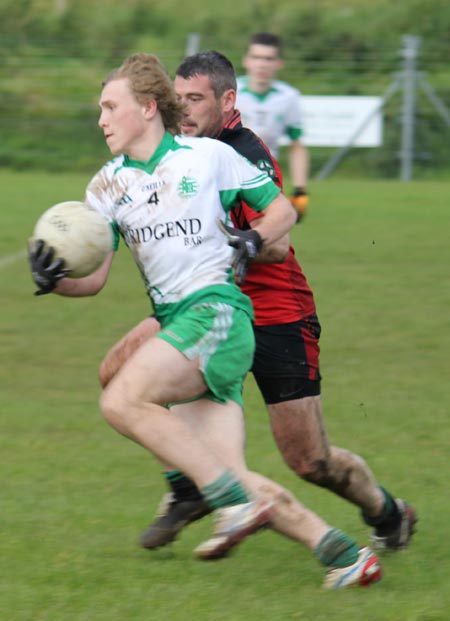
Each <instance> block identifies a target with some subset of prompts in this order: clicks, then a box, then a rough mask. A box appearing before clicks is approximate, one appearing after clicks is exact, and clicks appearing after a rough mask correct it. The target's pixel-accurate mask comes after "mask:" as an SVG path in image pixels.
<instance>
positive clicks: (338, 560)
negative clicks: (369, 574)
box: [314, 528, 359, 567]
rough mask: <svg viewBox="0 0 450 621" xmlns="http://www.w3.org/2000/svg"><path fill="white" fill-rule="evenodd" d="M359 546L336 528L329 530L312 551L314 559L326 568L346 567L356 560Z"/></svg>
mask: <svg viewBox="0 0 450 621" xmlns="http://www.w3.org/2000/svg"><path fill="white" fill-rule="evenodd" d="M358 554H359V546H358V544H357V543H356V541H354V540H353V539H352V538H351V537H349V536H348V535H346V534H345V533H343V532H342V531H341V530H339V529H337V528H332V529H331V530H329V531H328V532H327V533H326V534H325V535H324V536H323V537H322V539H321V540H320V542H319V544H318V545H317V546H316V548H315V549H314V555H315V556H316V558H317V559H318V560H319V561H320V562H321V563H322V564H323V565H325V566H326V567H348V566H349V565H353V563H356V561H357V560H358Z"/></svg>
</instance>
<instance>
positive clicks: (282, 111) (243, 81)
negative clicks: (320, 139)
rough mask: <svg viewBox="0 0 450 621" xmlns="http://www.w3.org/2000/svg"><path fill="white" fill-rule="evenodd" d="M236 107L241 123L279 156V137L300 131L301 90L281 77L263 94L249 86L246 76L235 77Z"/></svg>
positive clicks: (301, 125)
mask: <svg viewBox="0 0 450 621" xmlns="http://www.w3.org/2000/svg"><path fill="white" fill-rule="evenodd" d="M236 107H237V108H238V110H239V112H240V113H241V117H242V124H243V125H244V126H245V127H249V128H250V129H251V130H253V131H254V132H255V134H256V135H257V136H259V137H260V138H261V140H262V141H263V142H265V143H266V145H267V146H268V147H269V149H270V151H271V153H272V155H273V156H274V157H277V156H278V149H279V146H280V141H281V140H282V139H283V138H286V137H287V138H289V139H290V141H294V140H298V138H300V136H301V135H302V132H303V122H302V117H301V112H300V92H299V91H298V90H297V89H296V88H294V87H293V86H290V85H289V84H286V82H281V81H280V80H274V81H273V82H272V86H271V88H270V89H269V90H268V91H267V92H266V93H264V94H262V95H261V94H259V93H254V92H253V91H251V90H250V89H249V88H248V77H247V76H241V77H239V78H238V79H237V101H236Z"/></svg>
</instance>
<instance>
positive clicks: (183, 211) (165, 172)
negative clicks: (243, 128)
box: [85, 133, 279, 314]
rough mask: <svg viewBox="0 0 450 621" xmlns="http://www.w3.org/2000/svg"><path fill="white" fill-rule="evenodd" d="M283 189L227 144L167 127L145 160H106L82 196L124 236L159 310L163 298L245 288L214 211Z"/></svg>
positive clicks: (264, 200) (266, 199)
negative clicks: (237, 277) (239, 283)
mask: <svg viewBox="0 0 450 621" xmlns="http://www.w3.org/2000/svg"><path fill="white" fill-rule="evenodd" d="M278 193H279V188H277V186H276V185H275V184H274V183H273V182H272V181H271V179H270V177H269V176H268V175H266V173H264V172H263V171H261V170H259V169H257V168H256V167H254V166H253V165H252V164H250V163H249V162H248V161H247V160H246V159H245V158H243V157H242V156H240V155H239V154H238V153H236V151H235V150H234V149H232V148H231V147H230V146H228V145H226V144H223V143H222V142H219V141H218V140H213V139H210V138H192V137H181V136H177V137H173V136H172V135H171V134H169V133H166V134H165V135H164V137H163V139H162V141H161V143H160V144H159V146H158V148H157V150H156V151H155V153H154V154H153V156H152V157H151V158H150V160H149V161H148V162H139V161H133V160H130V159H129V158H128V157H127V156H119V157H117V158H115V159H113V160H111V161H110V162H108V163H107V164H106V165H105V166H103V168H102V169H101V170H100V171H99V172H98V173H97V175H96V176H95V177H94V178H93V179H92V181H91V182H90V183H89V185H88V187H87V190H86V197H85V201H86V202H87V203H88V204H89V205H91V206H92V207H93V208H94V209H96V210H98V211H99V212H101V213H102V214H103V215H104V216H106V218H107V219H108V220H109V221H110V222H111V223H112V224H113V228H114V229H115V230H116V232H117V233H120V235H121V236H122V237H123V239H124V240H125V243H126V245H127V246H128V247H129V248H130V250H131V252H132V253H133V256H134V259H135V261H136V264H137V266H138V267H139V270H140V272H141V274H142V277H143V279H144V281H145V285H146V289H147V292H148V294H149V296H150V298H151V300H152V302H153V306H154V308H155V310H156V312H157V314H158V312H160V313H163V314H164V313H165V312H166V311H169V312H170V308H167V306H166V305H172V304H178V303H180V302H182V301H183V300H185V299H186V298H187V296H192V295H193V294H196V293H197V292H201V291H203V290H204V289H205V288H213V290H214V288H217V287H219V288H220V295H223V294H224V291H223V289H224V288H225V295H227V296H231V297H232V298H233V299H234V298H235V297H236V296H239V295H242V294H241V293H240V290H239V288H238V287H237V286H236V285H235V284H234V282H233V277H232V272H231V268H230V265H231V260H232V253H233V250H232V248H230V246H229V245H228V243H227V238H226V237H225V236H224V234H223V233H222V232H221V231H220V230H219V228H218V226H217V222H216V219H217V218H220V219H222V220H224V221H229V215H228V214H229V211H230V210H231V209H232V208H233V207H234V206H236V205H237V204H238V203H239V202H240V201H241V200H245V202H246V203H248V204H249V205H251V206H252V208H253V209H255V210H257V211H261V210H262V209H264V208H265V207H266V206H267V205H268V204H269V203H270V202H271V201H272V200H273V199H274V198H275V197H276V196H277V195H278ZM117 237H118V236H117ZM224 301H225V300H224Z"/></svg>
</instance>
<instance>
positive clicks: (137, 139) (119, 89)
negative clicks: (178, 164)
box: [98, 78, 147, 159]
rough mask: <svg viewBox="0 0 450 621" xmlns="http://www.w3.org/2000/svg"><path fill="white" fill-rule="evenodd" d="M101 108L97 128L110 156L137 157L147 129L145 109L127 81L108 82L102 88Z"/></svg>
mask: <svg viewBox="0 0 450 621" xmlns="http://www.w3.org/2000/svg"><path fill="white" fill-rule="evenodd" d="M99 105H100V108H101V113H100V118H99V120H98V124H99V126H100V127H101V128H102V130H103V133H104V135H105V140H106V144H107V145H108V147H109V149H110V151H111V153H113V154H114V155H118V154H120V153H126V154H127V155H129V156H130V157H134V155H135V154H136V153H137V149H138V146H139V144H141V143H142V141H143V136H144V134H145V131H146V129H147V124H146V122H145V111H146V107H145V106H143V105H141V104H139V103H138V102H137V101H136V99H135V98H134V96H133V94H132V92H131V90H130V88H129V85H128V79H127V78H120V79H118V80H113V81H112V82H108V84H106V85H105V86H104V88H103V91H102V94H101V96H100V101H99ZM136 159H139V158H136Z"/></svg>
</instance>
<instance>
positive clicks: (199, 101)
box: [100, 51, 417, 549]
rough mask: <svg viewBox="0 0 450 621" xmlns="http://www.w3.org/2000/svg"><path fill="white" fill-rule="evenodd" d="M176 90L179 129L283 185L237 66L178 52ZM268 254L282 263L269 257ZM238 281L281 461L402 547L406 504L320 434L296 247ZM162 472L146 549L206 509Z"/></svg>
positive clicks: (141, 336)
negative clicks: (161, 495) (250, 119)
mask: <svg viewBox="0 0 450 621" xmlns="http://www.w3.org/2000/svg"><path fill="white" fill-rule="evenodd" d="M175 90H176V92H177V94H178V96H179V98H180V99H181V100H182V102H183V103H184V104H185V110H186V113H185V117H184V119H183V121H182V132H183V133H184V134H186V135H191V136H209V137H212V138H216V139H218V140H221V141H223V142H226V143H227V144H229V145H231V146H232V147H233V148H234V149H235V150H236V151H238V152H239V153H241V154H242V155H243V156H244V157H246V158H247V159H249V160H250V161H251V162H253V163H254V164H255V165H257V166H258V167H259V168H261V169H263V170H265V171H267V172H268V174H270V175H271V176H272V177H273V178H274V179H275V180H276V181H277V182H278V183H279V184H280V185H281V184H282V177H281V171H280V168H279V165H278V163H277V162H276V161H275V160H274V159H273V158H272V157H271V155H270V152H269V150H268V149H267V147H266V146H265V145H264V144H263V143H262V142H261V141H260V140H259V138H257V136H256V135H255V134H254V133H253V132H252V131H251V130H250V129H248V128H244V127H243V126H242V123H241V120H240V115H239V112H238V111H237V110H236V109H235V107H234V106H235V101H236V82H235V73H234V69H233V66H232V64H231V63H230V62H229V60H228V59H227V58H226V57H224V56H223V55H222V54H219V53H218V52H213V51H209V52H202V53H199V54H196V55H194V56H190V57H188V58H186V59H185V60H184V61H183V62H182V64H181V65H180V67H179V68H178V70H177V73H176V78H175ZM233 217H234V223H235V225H236V226H237V227H238V228H240V229H249V228H252V224H253V223H254V221H255V220H256V218H257V217H259V215H258V214H257V213H255V212H253V211H252V210H251V209H250V208H249V207H248V206H247V205H245V204H242V205H240V206H239V207H238V208H237V209H236V210H235V213H234V215H233ZM276 260H278V261H281V262H278V263H277V262H270V261H276ZM260 261H266V262H260ZM267 261H269V262H267ZM241 286H242V289H243V291H244V292H245V293H246V294H247V295H248V296H249V297H250V298H251V300H252V302H253V306H254V310H255V324H254V333H255V338H256V352H255V358H254V363H253V367H252V372H253V374H254V377H255V380H256V382H257V384H258V386H259V389H260V391H261V394H262V396H263V398H264V401H265V403H266V406H267V410H268V413H269V417H270V422H271V426H272V431H273V434H274V437H275V440H276V442H277V445H278V447H279V449H280V451H281V453H282V455H283V458H284V459H285V461H286V463H287V464H288V465H289V466H290V467H291V468H292V469H293V470H294V471H295V472H296V473H297V474H298V475H299V476H300V477H302V478H303V479H305V480H307V481H310V482H312V483H314V484H316V485H319V486H321V487H325V488H327V489H329V490H330V491H332V492H334V493H336V494H338V495H339V496H341V497H342V498H344V499H346V500H348V501H349V502H351V503H353V504H355V505H357V506H358V507H359V508H360V510H361V514H362V517H363V519H364V521H365V522H366V523H367V524H368V525H370V526H371V527H373V528H374V532H373V535H372V542H373V544H374V545H375V546H377V547H378V548H390V549H401V548H403V547H405V546H406V545H407V543H408V541H409V539H410V537H411V535H412V533H413V532H414V524H415V522H416V519H417V518H416V516H415V512H414V510H413V509H412V508H411V507H410V506H409V505H408V504H407V503H406V502H405V501H403V500H400V499H397V500H395V499H394V498H393V496H392V495H391V494H390V493H388V492H387V491H386V490H385V489H384V488H383V487H381V486H380V485H378V484H377V482H376V480H375V477H374V475H373V474H372V472H371V471H370V469H369V467H368V465H367V464H366V463H365V461H364V460H363V459H362V458H361V457H359V456H358V455H355V454H353V453H351V452H349V451H348V450H344V449H341V448H339V447H335V446H331V445H330V443H329V440H328V438H327V434H326V430H325V425H324V421H323V414H322V403H321V397H320V372H319V337H320V324H319V321H318V319H317V316H316V309H315V303H314V297H313V294H312V292H311V289H310V287H309V285H308V283H307V280H306V278H305V276H304V274H303V272H302V270H301V268H300V265H299V263H298V261H297V260H296V258H295V253H294V249H293V248H292V247H290V249H289V252H288V255H287V257H286V256H283V257H279V256H277V254H276V252H275V253H274V254H273V255H271V254H270V249H267V253H266V255H262V256H259V257H258V258H257V260H256V261H255V262H254V263H252V264H251V265H250V267H249V269H248V273H247V277H246V280H245V282H244V283H243V284H242V285H241ZM153 321H154V320H153ZM147 322H148V324H147V325H146V320H144V322H142V325H141V327H139V326H138V327H137V329H135V331H132V332H131V333H130V335H128V336H127V337H125V338H124V339H123V340H122V341H120V342H119V343H118V344H117V345H116V346H115V347H113V348H112V350H111V351H110V352H109V354H108V355H107V357H106V358H105V360H104V362H103V364H102V367H101V370H100V381H101V383H102V384H103V385H104V384H106V383H107V382H108V381H109V379H110V378H111V377H112V376H113V375H114V373H115V372H116V370H117V369H118V368H119V367H120V365H121V364H122V362H123V360H124V359H126V357H127V356H128V355H129V353H130V352H132V351H133V350H134V348H135V347H136V346H137V345H138V344H139V342H142V341H143V340H145V338H147V334H146V330H152V329H155V327H154V326H153V327H150V322H152V320H151V319H150V318H148V320H147ZM167 478H168V482H169V485H170V487H171V497H170V501H169V502H168V504H167V505H166V507H165V508H164V510H163V511H162V515H160V517H159V518H158V519H157V520H156V521H155V522H154V523H153V524H151V525H150V527H149V528H148V529H147V530H146V531H145V533H143V535H142V538H141V544H142V545H143V547H146V548H149V549H151V548H157V547H159V546H162V545H165V544H167V543H170V542H171V541H173V540H174V539H175V537H176V536H177V534H178V532H179V531H180V530H181V529H182V528H183V527H184V526H185V525H187V524H189V523H190V522H192V521H194V520H196V519H199V518H200V517H202V516H203V515H205V514H206V513H207V510H205V506H204V504H203V502H202V498H201V496H200V494H199V492H198V490H197V489H196V488H195V486H194V485H193V483H192V482H191V481H189V479H187V477H185V476H184V475H182V474H181V473H168V475H167Z"/></svg>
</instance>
